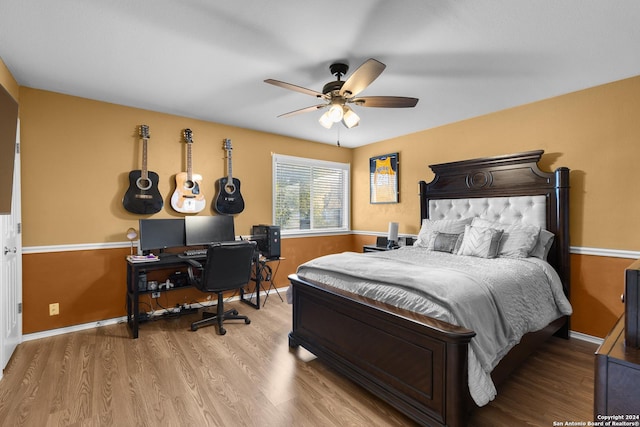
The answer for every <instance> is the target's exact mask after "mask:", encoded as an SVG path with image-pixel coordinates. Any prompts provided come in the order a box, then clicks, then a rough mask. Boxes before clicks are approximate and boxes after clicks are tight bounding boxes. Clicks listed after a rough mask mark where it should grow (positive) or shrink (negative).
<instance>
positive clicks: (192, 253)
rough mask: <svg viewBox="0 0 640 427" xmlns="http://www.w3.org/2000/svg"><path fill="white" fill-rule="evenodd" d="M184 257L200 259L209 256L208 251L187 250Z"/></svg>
mask: <svg viewBox="0 0 640 427" xmlns="http://www.w3.org/2000/svg"><path fill="white" fill-rule="evenodd" d="M182 255H184V256H186V257H189V258H198V257H205V256H207V249H187V250H185V251H184V252H183V253H182Z"/></svg>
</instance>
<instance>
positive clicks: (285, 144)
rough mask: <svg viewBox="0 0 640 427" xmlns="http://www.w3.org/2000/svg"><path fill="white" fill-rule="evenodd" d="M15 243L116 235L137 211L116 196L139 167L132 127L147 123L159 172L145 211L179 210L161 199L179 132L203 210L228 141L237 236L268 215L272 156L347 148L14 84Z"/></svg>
mask: <svg viewBox="0 0 640 427" xmlns="http://www.w3.org/2000/svg"><path fill="white" fill-rule="evenodd" d="M20 105H21V124H22V157H23V167H22V186H23V193H24V194H25V197H23V201H22V203H23V205H22V212H23V221H24V236H23V245H24V246H43V245H60V244H74V243H97V242H121V241H124V240H126V238H125V232H126V230H127V229H128V228H129V227H135V228H137V225H138V219H139V218H141V216H139V215H135V214H131V213H129V212H127V211H126V210H125V209H124V208H123V206H122V196H123V195H124V192H125V191H126V189H127V187H128V174H129V171H130V170H132V169H140V161H141V160H140V154H139V153H140V151H141V150H140V147H141V144H140V142H139V137H138V136H137V135H138V131H137V126H138V125H140V124H143V123H144V124H147V125H149V130H150V136H151V138H150V140H149V143H148V167H149V170H153V171H155V172H157V173H158V174H159V176H160V183H159V189H160V193H161V194H162V195H163V197H164V199H165V206H164V209H163V210H162V211H161V212H159V213H158V214H155V215H153V218H169V217H182V216H184V215H183V214H179V213H177V212H175V211H173V210H172V209H171V207H170V203H169V199H170V197H171V194H172V192H173V190H174V186H175V179H174V176H175V174H176V173H179V172H181V171H185V170H186V159H185V153H186V149H185V143H184V142H183V138H182V131H183V129H185V128H190V129H191V130H192V131H193V141H194V143H193V145H192V156H193V172H194V173H198V174H200V175H202V177H203V182H202V191H203V192H204V194H205V197H206V200H207V207H206V208H205V210H204V211H203V212H201V213H200V215H212V214H213V211H212V209H211V201H212V200H213V198H214V196H215V181H216V180H217V179H218V178H221V177H223V176H226V169H225V165H226V161H225V159H224V157H225V151H224V150H223V140H224V139H225V138H230V139H231V140H232V145H233V174H234V177H236V178H239V179H240V181H241V192H242V194H243V196H244V199H245V201H246V208H245V210H244V211H243V212H242V213H241V214H239V215H237V216H236V219H235V222H236V234H239V235H242V234H249V232H250V227H251V225H253V224H261V223H270V222H271V215H272V213H271V154H272V153H279V154H288V155H292V156H301V157H310V158H317V159H324V160H334V161H339V162H345V163H348V162H350V161H351V154H352V152H351V150H349V149H344V148H339V147H334V146H331V145H326V144H319V143H313V142H309V141H302V140H297V139H293V138H287V137H283V136H278V135H273V134H267V133H262V132H254V131H250V130H246V129H241V128H235V127H231V126H224V125H219V124H216V123H210V122H204V121H199V120H195V119H189V118H185V117H177V116H172V115H168V114H161V113H156V112H151V111H145V110H140V109H135V108H128V107H124V106H120V105H114V104H108V103H105V102H98V101H92V100H88V99H83V98H77V97H73V96H66V95H61V94H57V93H52V92H46V91H42V90H37V89H30V88H25V87H23V88H21V99H20Z"/></svg>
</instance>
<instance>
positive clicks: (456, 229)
mask: <svg viewBox="0 0 640 427" xmlns="http://www.w3.org/2000/svg"><path fill="white" fill-rule="evenodd" d="M472 220H473V218H463V219H423V220H422V227H420V232H419V233H418V238H417V239H416V241H415V242H414V243H413V246H419V247H421V248H428V247H429V242H431V239H433V233H434V232H436V231H439V232H440V233H448V234H460V233H462V232H463V231H464V226H465V225H468V224H471V221H472Z"/></svg>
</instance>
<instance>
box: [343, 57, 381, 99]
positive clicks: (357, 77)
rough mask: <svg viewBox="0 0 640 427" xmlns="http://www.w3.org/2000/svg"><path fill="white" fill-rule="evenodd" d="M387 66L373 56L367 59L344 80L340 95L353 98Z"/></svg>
mask: <svg viewBox="0 0 640 427" xmlns="http://www.w3.org/2000/svg"><path fill="white" fill-rule="evenodd" d="M386 67H387V66H386V65H384V64H383V63H382V62H380V61H378V60H375V59H373V58H369V59H367V60H366V61H365V62H364V63H363V64H362V65H361V66H359V67H358V69H357V70H355V71H354V72H353V74H351V76H350V77H349V78H348V79H347V81H345V82H344V84H343V85H342V88H341V89H340V96H344V97H345V98H351V97H354V96H356V95H357V94H359V93H360V92H362V91H363V90H364V89H365V88H366V87H367V86H369V85H370V84H371V83H373V81H374V80H375V79H377V78H378V76H379V75H380V74H382V72H383V71H384V69H385V68H386Z"/></svg>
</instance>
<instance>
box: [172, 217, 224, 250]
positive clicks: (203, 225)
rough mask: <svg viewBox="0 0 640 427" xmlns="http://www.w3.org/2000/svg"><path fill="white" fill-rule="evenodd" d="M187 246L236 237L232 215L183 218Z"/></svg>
mask: <svg viewBox="0 0 640 427" xmlns="http://www.w3.org/2000/svg"><path fill="white" fill-rule="evenodd" d="M184 230H185V237H186V244H187V246H200V245H209V244H211V243H216V242H230V241H233V240H235V239H236V232H235V227H234V224H233V217H232V216H230V215H215V216H188V217H185V219H184Z"/></svg>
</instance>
